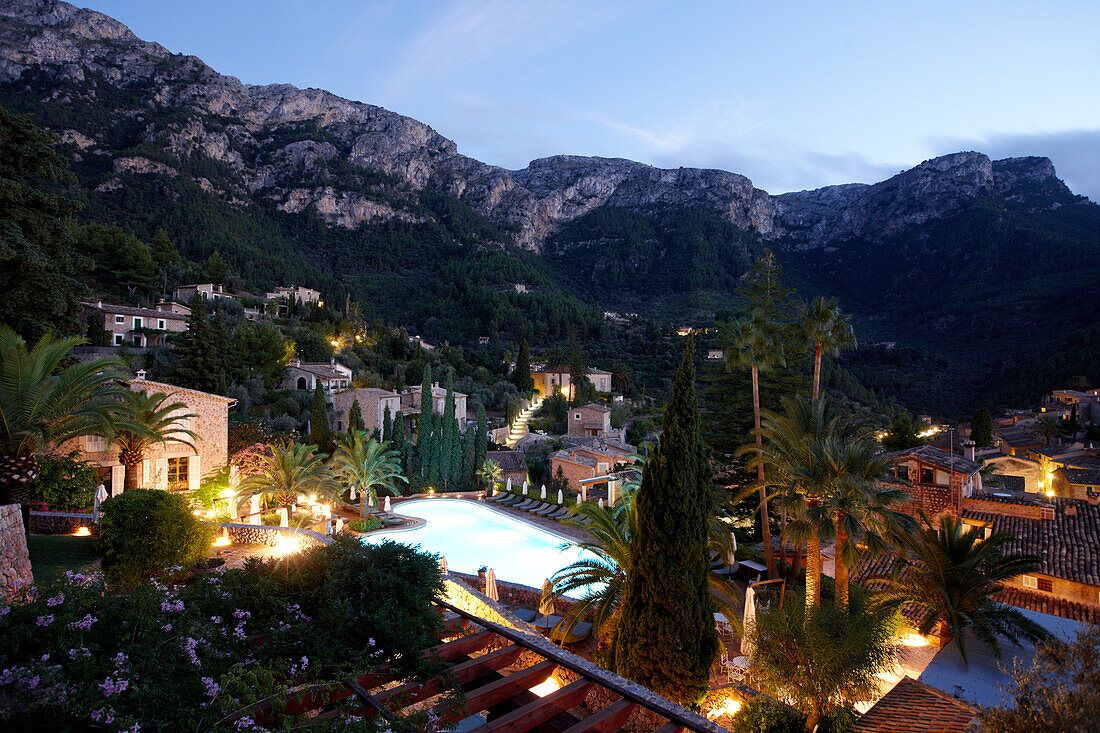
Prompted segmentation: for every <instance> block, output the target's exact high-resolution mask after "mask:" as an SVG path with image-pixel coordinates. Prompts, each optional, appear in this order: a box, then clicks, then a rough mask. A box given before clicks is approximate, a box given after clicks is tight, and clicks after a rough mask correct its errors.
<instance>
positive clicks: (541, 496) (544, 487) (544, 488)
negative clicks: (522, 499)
mask: <svg viewBox="0 0 1100 733" xmlns="http://www.w3.org/2000/svg"><path fill="white" fill-rule="evenodd" d="M539 498H540V499H544V500H545V499H546V484H543V485H542V494H541V495H540V496H539Z"/></svg>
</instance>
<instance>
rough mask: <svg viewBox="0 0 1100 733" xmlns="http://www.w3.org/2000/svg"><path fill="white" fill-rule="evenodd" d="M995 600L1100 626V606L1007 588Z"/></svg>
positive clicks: (1013, 587)
mask: <svg viewBox="0 0 1100 733" xmlns="http://www.w3.org/2000/svg"><path fill="white" fill-rule="evenodd" d="M993 600H995V601H999V602H1000V603H1004V604H1005V605H1008V606H1015V607H1016V608H1026V609H1027V610H1029V611H1036V612H1038V613H1046V614H1050V615H1051V616H1061V617H1062V618H1068V619H1070V620H1072V621H1080V622H1082V623H1089V624H1100V606H1091V605H1089V604H1087V603H1081V602H1080V601H1071V600H1069V599H1067V598H1060V597H1058V596H1055V595H1052V594H1050V593H1042V592H1040V591H1037V590H1027V589H1026V588H1018V587H1016V586H1007V587H1004V588H1002V589H1001V590H999V591H998V592H997V593H996V594H994V596H993Z"/></svg>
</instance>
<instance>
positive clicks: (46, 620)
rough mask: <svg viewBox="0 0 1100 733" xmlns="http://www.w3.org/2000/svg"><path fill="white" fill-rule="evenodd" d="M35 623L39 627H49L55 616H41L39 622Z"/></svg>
mask: <svg viewBox="0 0 1100 733" xmlns="http://www.w3.org/2000/svg"><path fill="white" fill-rule="evenodd" d="M34 623H35V625H37V626H49V625H50V624H52V623H53V614H52V613H51V614H49V615H48V616H39V617H38V620H37V621H35V622H34Z"/></svg>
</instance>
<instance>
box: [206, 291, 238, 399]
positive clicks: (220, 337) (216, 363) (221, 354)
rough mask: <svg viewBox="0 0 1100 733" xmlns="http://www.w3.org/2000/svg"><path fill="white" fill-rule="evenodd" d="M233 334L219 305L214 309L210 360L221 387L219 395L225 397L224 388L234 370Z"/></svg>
mask: <svg viewBox="0 0 1100 733" xmlns="http://www.w3.org/2000/svg"><path fill="white" fill-rule="evenodd" d="M232 340H233V334H232V333H230V331H229V324H227V323H226V322H225V314H224V313H222V306H221V304H220V303H219V304H218V305H217V306H216V307H215V308H214V318H213V319H212V320H211V322H210V352H211V354H210V358H211V363H212V364H213V368H214V383H215V385H220V386H221V387H222V389H221V390H220V391H219V390H218V389H217V387H215V391H217V393H218V394H220V395H224V394H225V391H224V386H225V384H226V383H227V382H228V381H229V374H230V371H231V370H232V368H233V343H232Z"/></svg>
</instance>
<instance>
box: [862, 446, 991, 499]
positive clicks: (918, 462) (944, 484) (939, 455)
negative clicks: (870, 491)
mask: <svg viewBox="0 0 1100 733" xmlns="http://www.w3.org/2000/svg"><path fill="white" fill-rule="evenodd" d="M886 455H887V457H889V458H891V459H893V460H894V463H895V469H894V470H895V475H896V476H897V478H898V479H900V481H898V482H896V483H894V482H883V483H884V485H886V486H891V487H893V488H900V489H902V490H904V491H907V492H908V493H909V501H908V502H906V503H905V504H903V505H902V506H901V507H900V509H901V510H902V511H904V512H906V513H908V514H911V515H912V516H915V517H916V516H919V515H920V512H921V511H924V512H925V513H926V514H928V516H930V517H935V516H937V515H938V514H941V513H943V512H945V511H946V512H950V513H954V514H958V513H959V511H960V510H961V507H962V503H963V499H965V498H966V497H969V496H971V495H972V494H973V493H975V492H981V491H982V476H981V470H982V467H981V466H980V465H978V464H977V463H976V462H974V461H972V460H970V459H968V458H964V457H962V456H958V455H954V454H952V453H948V452H947V451H945V450H941V449H940V448H936V447H934V446H931V445H920V446H917V447H915V448H906V449H904V450H899V451H894V452H892V453H887V454H886ZM902 482H908V485H906V484H905V483H902Z"/></svg>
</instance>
